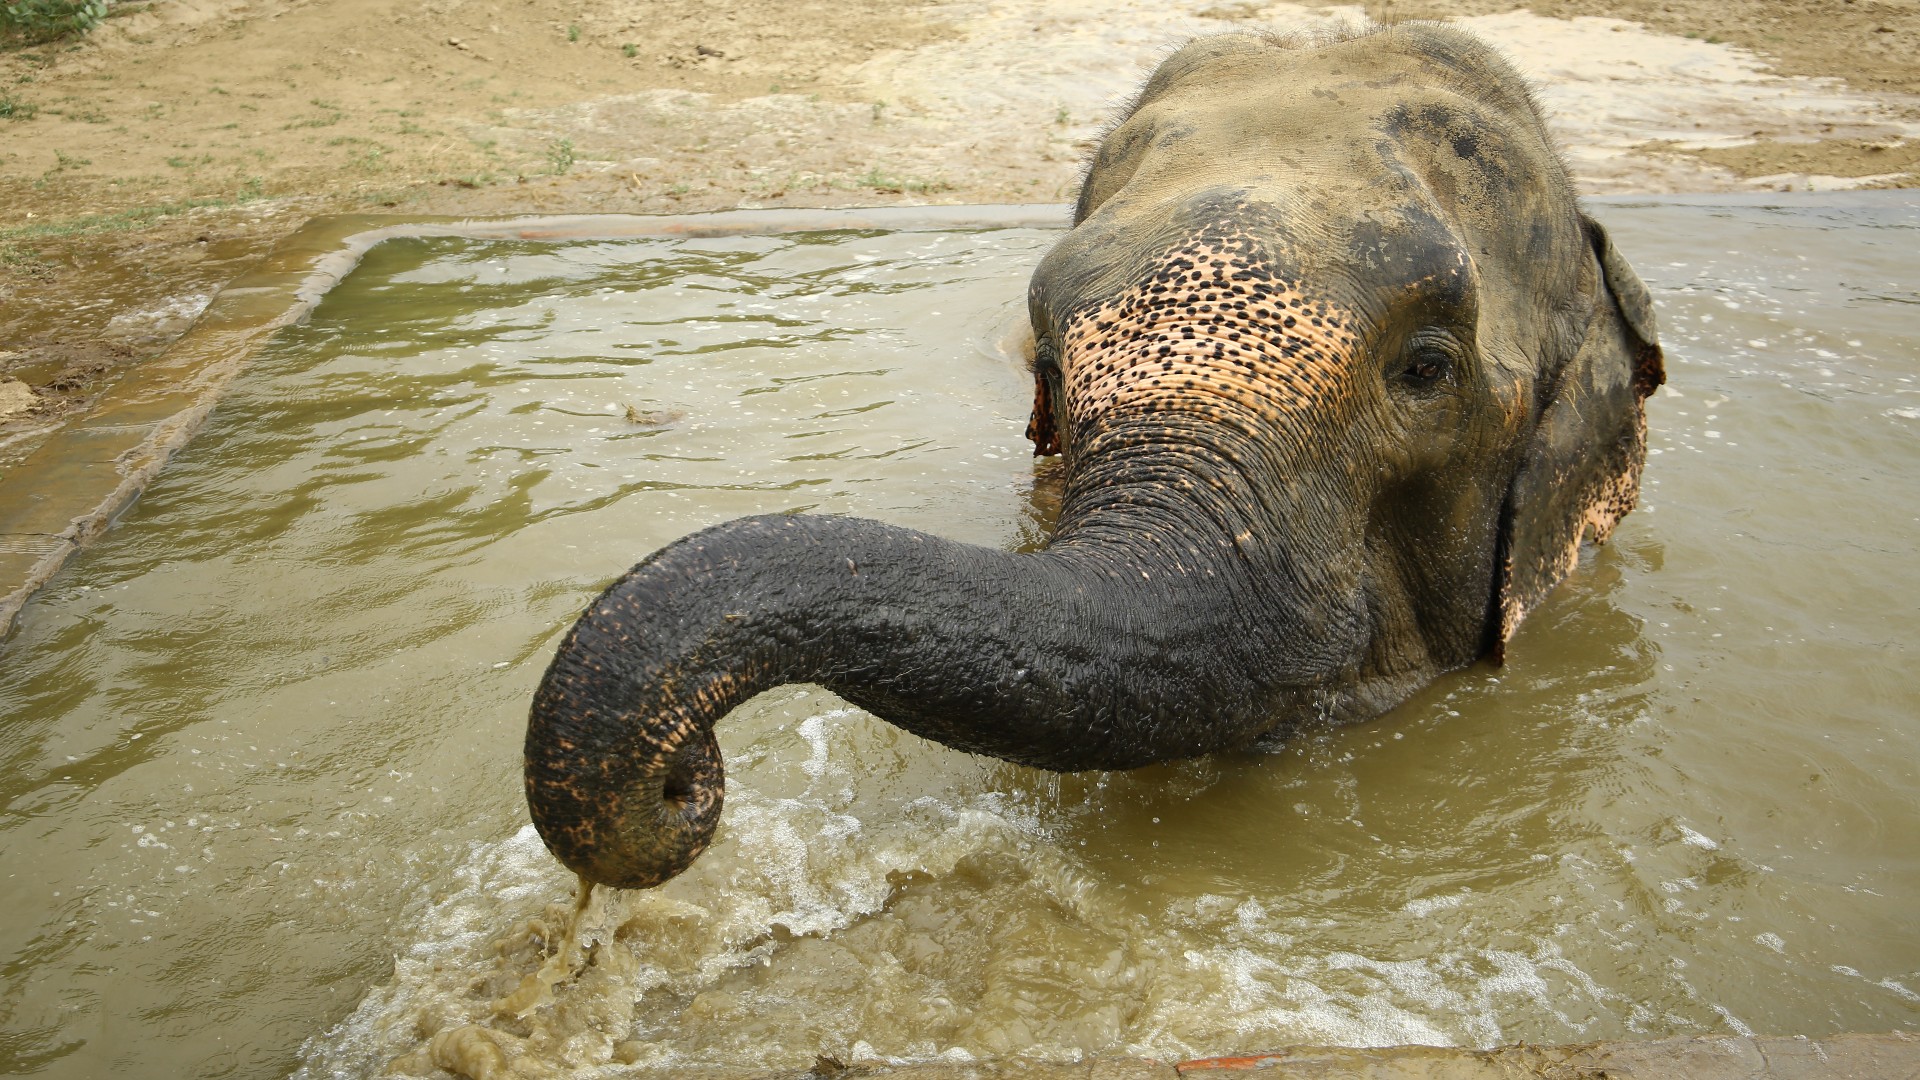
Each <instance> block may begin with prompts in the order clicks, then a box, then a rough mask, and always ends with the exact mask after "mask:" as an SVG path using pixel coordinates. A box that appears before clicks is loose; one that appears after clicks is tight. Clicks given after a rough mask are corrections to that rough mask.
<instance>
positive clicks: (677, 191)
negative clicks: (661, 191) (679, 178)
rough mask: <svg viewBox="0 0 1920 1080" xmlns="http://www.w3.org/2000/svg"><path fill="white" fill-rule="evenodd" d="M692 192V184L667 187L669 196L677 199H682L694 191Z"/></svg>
mask: <svg viewBox="0 0 1920 1080" xmlns="http://www.w3.org/2000/svg"><path fill="white" fill-rule="evenodd" d="M692 190H693V185H692V184H669V185H667V194H668V195H671V196H673V197H674V198H676V199H677V198H679V197H680V196H682V195H685V194H686V193H687V192H689V191H692Z"/></svg>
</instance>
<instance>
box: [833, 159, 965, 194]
mask: <svg viewBox="0 0 1920 1080" xmlns="http://www.w3.org/2000/svg"><path fill="white" fill-rule="evenodd" d="M851 186H853V187H856V188H872V189H873V190H875V191H878V192H881V193H882V194H886V195H905V194H908V193H912V194H915V195H926V194H931V193H933V192H936V191H951V190H953V185H952V184H950V183H948V182H947V181H945V180H926V179H921V178H918V177H912V176H891V175H889V174H887V173H883V172H881V171H880V166H878V165H875V166H873V167H872V168H870V169H868V170H867V172H866V175H864V176H860V177H856V178H855V179H854V181H853V183H852V185H851Z"/></svg>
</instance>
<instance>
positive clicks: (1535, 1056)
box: [676, 1033, 1920, 1080]
mask: <svg viewBox="0 0 1920 1080" xmlns="http://www.w3.org/2000/svg"><path fill="white" fill-rule="evenodd" d="M1249 1074H1254V1075H1258V1076H1259V1077H1262V1078H1267V1080H1334V1078H1336V1077H1337V1078H1344V1080H1521V1078H1539V1080H1604V1078H1607V1077H1622V1078H1624V1077H1685V1078H1686V1080H1815V1078H1821V1080H1826V1078H1831V1080H1840V1078H1843V1077H1844V1078H1849V1080H1912V1078H1913V1077H1915V1076H1916V1075H1920V1037H1916V1036H1913V1035H1905V1034H1900V1033H1889V1034H1883V1035H1834V1036H1829V1037H1826V1038H1821V1039H1813V1038H1807V1037H1804V1036H1766V1035H1747V1036H1739V1035H1687V1036H1680V1037H1677V1038H1670V1039H1653V1040H1648V1041H1645V1042H1596V1043H1576V1044H1573V1045H1569V1046H1534V1045H1532V1044H1529V1043H1517V1044H1514V1045H1511V1046H1502V1047H1498V1048H1496V1049H1492V1050H1469V1049H1463V1048H1459V1047H1444V1046H1393V1047H1379V1048H1371V1049H1352V1048H1345V1047H1325V1046H1303V1047H1294V1048H1292V1049H1289V1050H1281V1051H1275V1052H1273V1053H1269V1054H1253V1055H1246V1056H1242V1057H1231V1058H1203V1059H1200V1060H1197V1061H1185V1062H1180V1063H1177V1064H1168V1063H1163V1062H1157V1061H1149V1060H1144V1059H1140V1058H1095V1059H1092V1060H1089V1061H1080V1062H1073V1063H1050V1062H1043V1061H1027V1060H1022V1059H1012V1060H1008V1061H1001V1062H991V1063H984V1062H983V1063H969V1064H946V1063H931V1062H930V1063H926V1064H914V1065H878V1064H867V1063H854V1064H851V1065H845V1066H837V1067H836V1065H835V1064H834V1063H831V1062H825V1061H823V1062H822V1063H821V1064H819V1065H815V1066H814V1067H813V1068H812V1069H804V1070H789V1071H785V1072H773V1073H764V1074H760V1075H759V1076H757V1077H755V1080H804V1078H808V1077H818V1078H820V1080H838V1078H843V1077H844V1078H845V1080H855V1078H862V1080H865V1078H872V1080H1180V1078H1182V1077H1218V1078H1221V1080H1225V1078H1227V1077H1230V1076H1242V1075H1249ZM676 1075H678V1076H684V1077H686V1078H687V1080H702V1078H701V1076H700V1072H699V1070H697V1069H695V1070H692V1071H683V1072H679V1073H676Z"/></svg>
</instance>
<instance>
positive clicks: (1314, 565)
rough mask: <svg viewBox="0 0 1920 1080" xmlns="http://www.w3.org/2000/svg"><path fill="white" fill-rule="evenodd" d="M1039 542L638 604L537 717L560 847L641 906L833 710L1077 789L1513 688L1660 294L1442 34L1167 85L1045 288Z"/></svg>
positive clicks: (1308, 54) (798, 572) (1112, 135)
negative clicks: (1501, 686)
mask: <svg viewBox="0 0 1920 1080" xmlns="http://www.w3.org/2000/svg"><path fill="white" fill-rule="evenodd" d="M1027 308H1028V315H1029V317H1030V319H1031V322H1032V327H1033V333H1034V345H1033V358H1032V374H1033V378H1034V385H1035V403H1034V409H1033V413H1032V419H1031V422H1030V423H1029V425H1028V428H1027V435H1028V437H1029V438H1030V439H1031V440H1032V441H1033V444H1034V451H1035V453H1036V455H1052V454H1061V455H1064V470H1065V481H1064V490H1063V494H1062V497H1061V506H1060V510H1059V515H1058V521H1057V524H1056V526H1055V530H1054V533H1053V535H1052V537H1051V540H1050V542H1049V543H1048V544H1047V545H1046V546H1045V547H1043V548H1041V549H1039V550H1033V551H1025V552H1009V551H1002V550H997V549H993V548H989V547H982V546H976V545H969V544H962V543H957V542H953V541H949V540H944V539H941V538H938V537H935V536H932V535H928V534H926V533H923V532H918V531H914V530H910V529H905V528H898V527H894V526H890V525H886V524H882V523H879V522H874V521H867V520H859V519H854V518H846V517H829V516H811V515H772V516H761V517H749V518H742V519H739V520H735V521H730V522H727V523H725V524H721V525H717V526H714V527H711V528H708V529H705V530H702V531H700V532H696V533H693V534H691V535H689V536H686V537H684V538H682V539H680V540H678V541H676V542H674V543H673V544H671V545H669V546H667V547H666V548H663V549H662V550H660V551H658V552H656V553H654V554H653V555H651V556H649V557H647V558H646V559H645V560H644V561H642V562H641V563H639V564H638V565H637V566H635V567H634V568H633V569H632V570H630V571H629V572H627V573H626V574H625V575H624V576H622V577H621V578H619V580H617V581H615V582H614V583H613V584H612V585H611V586H610V587H608V588H607V589H606V591H605V592H604V593H603V594H602V595H601V596H600V597H599V598H598V599H597V600H595V601H594V602H593V603H592V605H591V606H589V607H588V608H587V610H586V611H585V613H584V614H582V615H581V616H580V617H579V620H578V621H577V622H576V623H575V624H574V626H573V627H572V629H571V630H570V631H569V632H568V633H567V635H566V636H565V638H564V640H563V642H562V644H561V645H560V647H559V649H558V651H557V652H556V654H555V656H554V658H553V661H552V664H551V666H550V667H549V669H548V670H547V672H546V675H545V678H544V680H543V681H542V683H541V685H540V687H539V689H538V690H537V692H536V693H535V695H534V698H533V702H532V707H531V711H530V716H529V722H528V728H527V736H526V756H525V778H526V793H527V799H528V805H529V809H530V813H531V816H532V819H533V822H534V824H535V825H536V827H537V828H538V830H539V833H540V835H541V837H542V838H543V839H544V840H545V842H546V844H547V846H548V848H549V849H550V850H551V851H552V852H553V854H554V855H555V856H556V857H557V858H558V859H559V860H560V861H561V862H562V863H564V864H565V865H567V866H568V867H570V868H572V869H573V870H574V871H576V872H577V873H578V874H580V875H581V876H582V877H583V878H584V879H586V880H587V881H588V882H591V883H604V884H607V885H612V886H616V887H626V888H641V887H648V886H653V885H657V884H659V883H661V882H664V881H666V880H668V879H670V878H672V877H673V876H674V875H676V874H678V873H680V872H681V871H682V870H684V869H685V868H686V867H687V866H689V865H690V864H691V863H692V862H693V860H694V859H695V858H696V857H697V856H698V855H699V854H700V853H701V852H702V851H703V850H704V849H705V848H706V846H707V845H708V843H709V842H710V840H711V838H712V836H713V833H714V828H715V825H716V822H717V821H718V818H719V815H720V809H721V802H722V796H723V790H724V773H723V768H722V763H721V757H720V750H719V747H718V745H717V743H716V742H715V740H714V734H713V730H714V724H715V722H716V721H718V720H719V719H720V718H722V717H723V716H725V715H726V714H727V713H728V712H729V711H731V710H732V709H733V708H735V707H736V706H737V705H739V704H741V703H742V702H744V701H746V700H747V699H749V698H751V697H753V696H754V695H756V694H758V693H760V692H762V691H764V690H767V689H770V688H772V687H775V686H778V685H781V684H786V683H795V682H805V683H814V684H818V685H820V686H824V687H826V688H827V689H829V690H831V691H833V692H834V693H836V694H838V695H840V696H841V697H843V698H845V699H846V700H847V701H849V702H851V703H853V704H855V705H857V706H859V707H861V708H863V709H866V710H868V711H869V712H871V713H873V714H874V715H875V716H878V717H880V718H882V719H884V720H886V721H888V722H890V723H892V724H894V725H897V726H898V727H900V728H902V729H905V730H906V731H909V732H912V733H914V734H916V735H920V736H923V737H925V738H928V739H932V740H934V741H936V742H939V743H943V744H945V745H947V746H950V747H955V748H958V749H960V750H965V751H968V752H971V753H975V754H985V755H992V756H994V757H998V758H1003V759H1005V760H1008V761H1013V762H1018V763H1021V764H1024V765H1029V766H1034V767H1038V768H1040V769H1049V770H1057V771H1078V770H1092V769H1130V768H1135V767H1139V766H1143V765H1147V764H1151V763H1155V762H1162V761H1168V760H1172V759H1178V758H1187V757H1193V756H1198V755H1204V754H1210V753H1216V752H1222V751H1234V750H1241V749H1247V748H1253V747H1256V746H1265V745H1271V744H1274V743H1277V742H1280V741H1283V740H1284V739H1285V738H1287V737H1288V736H1289V735H1290V734H1292V733H1294V732H1297V731H1299V730H1301V729H1303V728H1306V727H1309V726H1312V725H1332V724H1348V723H1354V722H1358V721H1362V720H1366V719H1369V718H1372V717H1375V716H1378V715H1379V714H1380V713H1382V712H1384V711H1386V710H1387V709H1390V708H1392V707H1393V706H1395V705H1396V704H1398V703H1400V702H1402V701H1403V700H1405V699H1406V698H1407V697H1408V696H1409V695H1410V694H1412V693H1413V692H1414V691H1415V690H1417V689H1418V688H1420V687H1421V686H1423V685H1425V684H1426V683H1428V682H1430V681H1431V680H1433V679H1434V678H1435V677H1436V676H1438V675H1440V674H1442V673H1444V672H1447V671H1450V670H1454V669H1459V668H1462V667H1465V666H1467V665H1469V664H1472V663H1475V662H1477V661H1478V660H1480V659H1482V658H1487V659H1490V660H1492V661H1493V662H1495V663H1499V662H1501V661H1502V660H1504V657H1505V651H1506V647H1507V643H1508V641H1509V640H1510V639H1511V638H1512V636H1513V634H1514V630H1515V628H1516V627H1517V626H1518V625H1519V623H1520V621H1521V619H1522V618H1523V617H1524V616H1525V615H1526V614H1527V612H1528V610H1529V609H1531V608H1533V607H1534V606H1535V605H1537V604H1539V603H1540V601H1541V600H1542V598H1543V597H1544V596H1545V595H1546V594H1547V593H1548V591H1549V590H1551V589H1552V588H1553V587H1554V586H1555V585H1556V584H1557V583H1558V582H1559V581H1560V580H1561V579H1562V578H1564V577H1565V576H1566V575H1567V574H1568V573H1569V572H1570V570H1571V569H1572V568H1573V567H1574V566H1575V564H1576V561H1577V558H1578V554H1579V551H1580V548H1581V545H1582V544H1583V543H1584V542H1587V541H1593V542H1602V541H1604V540H1606V539H1607V537H1608V536H1609V534H1610V533H1611V532H1612V530H1613V529H1614V527H1615V524H1616V523H1617V522H1618V521H1619V520H1620V519H1621V518H1622V516H1624V515H1625V514H1626V513H1628V512H1629V511H1630V510H1631V509H1632V508H1633V506H1634V503H1635V500H1636V497H1637V495H1638V491H1639V483H1640V475H1641V471H1642V468H1643V464H1644V461H1645V447H1646V414H1645V406H1644V402H1645V399H1646V398H1647V396H1648V395H1649V394H1650V393H1652V391H1653V390H1654V389H1655V388H1656V387H1658V386H1659V385H1660V384H1661V383H1662V382H1663V381H1664V378H1665V375H1664V362H1663V358H1662V354H1661V349H1660V346H1659V343H1658V337H1657V334H1656V328H1655V321H1654V313H1653V306H1652V301H1651V298H1650V296H1649V295H1648V293H1647V290H1646V288H1645V286H1644V285H1643V284H1642V283H1641V281H1640V279H1639V278H1638V277H1637V276H1636V275H1635V273H1634V271H1633V269H1632V267H1631V266H1629V265H1628V263H1627V261H1626V260H1625V259H1624V258H1623V257H1622V256H1621V255H1620V254H1619V252H1617V251H1616V250H1615V248H1614V246H1613V244H1612V243H1611V241H1610V240H1609V238H1608V236H1607V233H1606V232H1605V231H1604V230H1603V229H1602V228H1601V226H1600V225H1599V224H1597V223H1596V222H1595V221H1594V220H1593V219H1592V218H1591V217H1590V216H1588V215H1587V214H1586V213H1585V212H1584V211H1583V210H1582V209H1581V207H1580V205H1579V204H1578V202H1577V200H1576V198H1575V196H1574V193H1573V188H1572V184H1571V182H1570V180H1569V178H1568V174H1567V169H1566V166H1565V164H1564V163H1563V161H1562V159H1561V158H1560V156H1559V153H1558V151H1557V150H1556V149H1555V147H1554V145H1553V143H1552V140H1551V139H1550V137H1549V135H1548V133H1547V130H1546V126H1545V124H1544V122H1543V120H1542V117H1541V112H1540V110H1539V108H1538V107H1537V105H1536V104H1535V102H1534V100H1533V98H1532V96H1531V94H1530V92H1529V90H1528V88H1527V86H1526V84H1525V83H1524V81H1523V80H1522V79H1521V78H1520V76H1519V75H1517V74H1516V73H1515V71H1514V70H1513V69H1512V68H1511V67H1510V66H1509V64H1508V63H1507V62H1506V61H1505V60H1504V59H1503V58H1501V57H1500V56H1499V55H1498V54H1497V53H1496V52H1495V51H1494V50H1493V49H1492V48H1490V47H1489V46H1487V45H1486V44H1484V43H1482V42H1481V41H1479V40H1478V39H1476V38H1474V37H1473V36H1471V35H1469V34H1467V33H1465V32H1462V31H1459V30H1456V29H1453V28H1449V27H1445V26H1441V25H1435V24H1401V25H1398V26H1388V27H1368V28H1364V29H1358V30H1351V31H1348V32H1344V33H1341V34H1338V35H1329V36H1325V37H1318V38H1313V37H1287V36H1281V35H1277V34H1271V33H1260V32H1235V33H1227V34H1223V35H1219V36H1211V37H1203V38H1198V39H1196V40H1193V41H1191V42H1189V43H1187V44H1185V45H1184V46H1182V47H1181V48H1179V49H1178V50H1177V51H1176V52H1174V53H1172V54H1171V55H1169V56H1168V57H1167V58H1166V59H1165V60H1164V61H1163V62H1162V63H1161V64H1160V65H1159V67H1158V68H1157V69H1156V70H1155V71H1154V72H1153V73H1152V74H1151V76H1150V77H1149V78H1148V79H1147V81H1146V83H1145V84H1144V86H1143V87H1142V88H1141V89H1140V91H1139V93H1138V95H1137V97H1136V98H1135V99H1134V100H1133V102H1132V103H1131V104H1130V105H1128V106H1127V107H1126V108H1124V109H1123V110H1121V112H1120V113H1119V115H1118V119H1117V122H1116V123H1115V124H1114V125H1113V126H1112V127H1111V128H1110V129H1109V130H1108V132H1107V134H1106V135H1105V136H1104V138H1103V139H1102V140H1101V142H1100V144H1099V146H1098V148H1097V149H1096V150H1095V151H1094V153H1093V155H1092V158H1091V161H1090V163H1089V164H1088V166H1087V169H1086V173H1085V177H1084V180H1083V182H1082V185H1081V190H1080V194H1079V199H1078V202H1077V204H1076V205H1075V207H1074V209H1073V216H1072V228H1071V229H1070V230H1068V231H1066V232H1065V233H1064V234H1063V235H1062V237H1061V239H1060V240H1059V241H1058V242H1057V243H1056V244H1055V245H1054V246H1053V247H1052V248H1051V249H1050V250H1049V251H1048V252H1047V253H1046V255H1045V256H1044V257H1043V258H1042V260H1041V261H1040V263H1039V265H1038V267H1037V269H1036V270H1035V272H1034V274H1033V278H1032V282H1031V285H1030V288H1029V291H1028V296H1027Z"/></svg>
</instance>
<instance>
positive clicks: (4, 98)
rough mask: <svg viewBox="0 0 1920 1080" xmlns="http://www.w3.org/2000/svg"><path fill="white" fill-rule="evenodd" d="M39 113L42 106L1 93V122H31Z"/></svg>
mask: <svg viewBox="0 0 1920 1080" xmlns="http://www.w3.org/2000/svg"><path fill="white" fill-rule="evenodd" d="M39 111H40V106H38V105H35V104H32V103H31V102H26V101H21V100H20V99H19V98H16V97H14V96H13V95H12V94H9V93H6V92H4V91H0V120H31V119H33V114H34V113H37V112H39Z"/></svg>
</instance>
